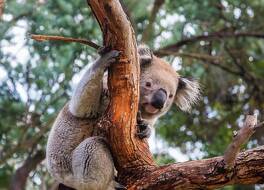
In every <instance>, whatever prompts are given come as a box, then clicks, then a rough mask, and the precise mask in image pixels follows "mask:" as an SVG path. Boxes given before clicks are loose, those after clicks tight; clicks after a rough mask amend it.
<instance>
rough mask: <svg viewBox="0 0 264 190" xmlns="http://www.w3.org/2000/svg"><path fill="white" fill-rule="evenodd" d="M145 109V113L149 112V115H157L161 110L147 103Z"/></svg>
mask: <svg viewBox="0 0 264 190" xmlns="http://www.w3.org/2000/svg"><path fill="white" fill-rule="evenodd" d="M143 107H144V110H145V112H147V113H151V114H155V113H157V112H158V111H159V109H157V108H155V107H153V106H152V105H151V104H149V103H145V104H144V105H143Z"/></svg>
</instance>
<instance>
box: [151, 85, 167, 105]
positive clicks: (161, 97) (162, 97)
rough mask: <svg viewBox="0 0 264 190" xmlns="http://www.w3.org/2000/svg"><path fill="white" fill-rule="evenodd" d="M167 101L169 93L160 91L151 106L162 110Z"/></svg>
mask: <svg viewBox="0 0 264 190" xmlns="http://www.w3.org/2000/svg"><path fill="white" fill-rule="evenodd" d="M166 99H167V93H166V91H165V90H164V89H159V90H158V91H156V92H155V94H154V95H153V97H152V100H151V105H152V106H153V107H154V108H157V109H161V108H163V106H164V104H165V102H166Z"/></svg>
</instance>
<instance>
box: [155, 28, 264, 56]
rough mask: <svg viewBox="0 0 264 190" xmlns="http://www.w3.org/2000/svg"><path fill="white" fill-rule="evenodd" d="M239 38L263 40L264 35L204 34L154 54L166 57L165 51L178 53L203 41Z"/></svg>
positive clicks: (243, 33)
mask: <svg viewBox="0 0 264 190" xmlns="http://www.w3.org/2000/svg"><path fill="white" fill-rule="evenodd" d="M238 37H254V38H263V39H264V33H260V32H222V31H220V32H213V33H211V34H207V35H206V34H204V35H199V36H194V37H191V38H187V39H183V40H181V41H178V42H177V43H175V44H171V45H168V46H165V47H163V48H160V49H159V50H157V51H155V52H154V53H155V54H156V55H158V56H166V54H164V53H163V52H164V51H174V52H177V51H179V49H180V48H181V47H183V46H185V45H188V44H192V43H196V42H199V41H201V40H205V41H211V40H215V39H222V38H238Z"/></svg>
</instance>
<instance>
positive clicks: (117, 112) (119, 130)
mask: <svg viewBox="0 0 264 190" xmlns="http://www.w3.org/2000/svg"><path fill="white" fill-rule="evenodd" d="M88 3H89V5H90V7H91V8H92V11H93V13H94V15H95V16H96V18H97V20H98V22H99V24H100V27H101V29H102V31H103V37H104V38H103V39H104V45H105V46H110V47H111V48H112V49H116V50H120V51H121V52H122V53H121V56H120V59H119V62H118V63H116V64H114V65H113V66H112V68H111V70H110V74H109V92H110V96H111V98H110V99H111V102H110V106H109V109H108V111H107V113H106V116H105V118H103V119H102V122H101V123H100V125H102V126H109V135H108V137H109V138H108V140H109V145H110V147H111V151H112V153H113V155H114V160H115V165H116V168H117V170H118V173H119V179H120V181H121V183H124V184H131V183H133V182H134V181H133V179H136V178H133V177H132V176H135V175H140V173H138V171H139V170H141V171H146V172H147V171H150V170H151V169H153V168H154V166H155V164H154V161H153V159H152V155H151V153H150V151H149V149H148V145H147V143H146V142H145V141H142V140H140V139H138V138H137V137H136V136H135V133H136V128H135V125H136V114H137V110H138V98H139V72H140V71H139V63H138V57H137V50H136V48H137V45H136V39H135V35H134V31H133V28H132V26H131V24H130V22H129V21H128V19H127V17H126V15H125V13H124V12H123V10H122V7H121V5H120V3H119V1H117V0H109V1H106V0H105V1H103V0H90V1H88ZM109 121H110V122H109ZM129 177H132V178H129ZM128 178H129V179H128Z"/></svg>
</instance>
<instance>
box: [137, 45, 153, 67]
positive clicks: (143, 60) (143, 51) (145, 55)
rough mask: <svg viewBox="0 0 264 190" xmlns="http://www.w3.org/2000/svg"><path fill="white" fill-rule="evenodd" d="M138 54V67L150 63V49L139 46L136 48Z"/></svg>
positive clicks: (151, 55) (145, 46)
mask: <svg viewBox="0 0 264 190" xmlns="http://www.w3.org/2000/svg"><path fill="white" fill-rule="evenodd" d="M138 54H139V60H140V65H143V64H149V63H151V61H152V58H153V52H152V51H151V50H150V48H149V47H148V46H147V45H145V44H140V45H139V46H138Z"/></svg>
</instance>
